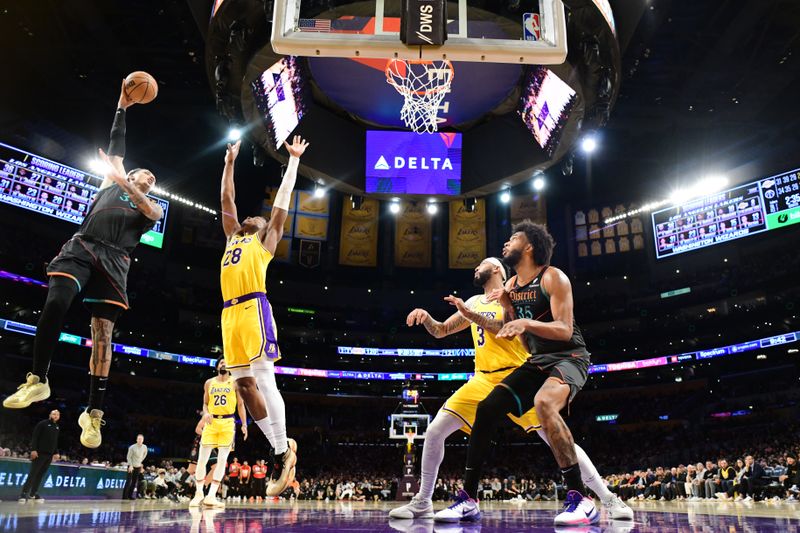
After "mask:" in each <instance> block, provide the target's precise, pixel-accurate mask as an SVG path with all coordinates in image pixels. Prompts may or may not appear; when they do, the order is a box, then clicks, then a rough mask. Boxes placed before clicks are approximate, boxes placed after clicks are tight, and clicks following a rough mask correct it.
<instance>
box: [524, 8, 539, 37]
mask: <svg viewBox="0 0 800 533" xmlns="http://www.w3.org/2000/svg"><path fill="white" fill-rule="evenodd" d="M522 32H523V34H524V37H525V40H526V41H538V40H540V39H541V38H542V27H541V25H540V24H539V13H525V14H524V15H522Z"/></svg>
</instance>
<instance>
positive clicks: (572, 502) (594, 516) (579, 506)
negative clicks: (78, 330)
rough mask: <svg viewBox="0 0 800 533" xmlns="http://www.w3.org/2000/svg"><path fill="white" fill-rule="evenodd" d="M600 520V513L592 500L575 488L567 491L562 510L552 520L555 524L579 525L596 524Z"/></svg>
mask: <svg viewBox="0 0 800 533" xmlns="http://www.w3.org/2000/svg"><path fill="white" fill-rule="evenodd" d="M599 521H600V513H599V512H598V511H597V508H596V507H595V506H594V502H593V501H592V500H591V499H590V498H587V497H585V496H584V495H583V494H581V493H580V492H578V491H577V490H571V491H569V492H568V493H567V499H566V501H565V502H564V510H563V511H561V512H560V513H559V514H558V515H557V516H556V518H555V520H554V521H553V523H554V524H555V525H556V526H581V525H589V524H596V523H597V522H599Z"/></svg>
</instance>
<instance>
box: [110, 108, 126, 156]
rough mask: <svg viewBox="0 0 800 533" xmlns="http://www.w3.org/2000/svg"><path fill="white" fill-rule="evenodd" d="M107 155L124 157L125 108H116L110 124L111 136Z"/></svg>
mask: <svg viewBox="0 0 800 533" xmlns="http://www.w3.org/2000/svg"><path fill="white" fill-rule="evenodd" d="M108 155H110V156H113V155H116V156H119V157H122V158H124V157H125V110H124V109H117V112H116V113H114V123H113V124H112V125H111V138H110V140H109V142H108Z"/></svg>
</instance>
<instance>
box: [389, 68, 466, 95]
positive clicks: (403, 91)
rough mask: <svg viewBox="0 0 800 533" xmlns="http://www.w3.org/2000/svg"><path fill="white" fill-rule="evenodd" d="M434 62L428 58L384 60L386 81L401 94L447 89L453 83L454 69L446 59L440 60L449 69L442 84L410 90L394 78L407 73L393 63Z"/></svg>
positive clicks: (421, 93) (428, 92)
mask: <svg viewBox="0 0 800 533" xmlns="http://www.w3.org/2000/svg"><path fill="white" fill-rule="evenodd" d="M434 63H436V61H431V60H429V59H390V60H388V61H387V62H386V81H387V83H389V84H391V85H392V86H393V87H394V88H395V89H397V92H399V93H401V94H416V95H418V96H421V95H424V94H435V93H438V92H441V91H444V90H446V89H449V88H450V84H451V83H453V78H455V75H456V71H455V69H454V68H453V63H452V62H450V61H448V60H446V59H444V60H442V63H443V64H444V66H445V67H446V68H447V69H448V70H450V79H449V80H448V81H447V83H446V84H444V85H440V86H439V87H434V88H431V89H427V90H424V91H410V90H409V89H407V88H406V87H403V86H402V85H398V83H397V82H396V81H395V80H394V77H393V76H397V77H398V78H406V77H407V73H406V74H403V73H401V72H400V71H399V70H398V69H397V68H396V67H395V65H399V64H402V65H403V66H404V67H405V66H406V65H433V64H434ZM393 71H394V73H393Z"/></svg>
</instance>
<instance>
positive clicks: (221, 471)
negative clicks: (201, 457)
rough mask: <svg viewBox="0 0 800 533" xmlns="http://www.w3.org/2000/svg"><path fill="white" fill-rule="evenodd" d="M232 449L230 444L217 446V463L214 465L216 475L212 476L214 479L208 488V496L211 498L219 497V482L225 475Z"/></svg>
mask: <svg viewBox="0 0 800 533" xmlns="http://www.w3.org/2000/svg"><path fill="white" fill-rule="evenodd" d="M230 451H231V449H230V447H228V446H224V447H222V448H217V465H216V466H215V467H214V475H213V476H211V477H212V478H213V481H212V482H211V486H210V487H209V488H208V496H209V497H210V498H216V497H217V491H218V490H219V484H220V483H221V481H217V480H218V479H219V480H222V479H223V478H224V477H225V463H226V462H227V460H228V454H229V453H230Z"/></svg>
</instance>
